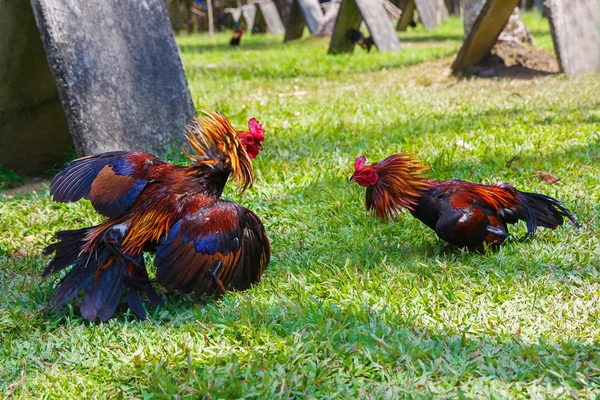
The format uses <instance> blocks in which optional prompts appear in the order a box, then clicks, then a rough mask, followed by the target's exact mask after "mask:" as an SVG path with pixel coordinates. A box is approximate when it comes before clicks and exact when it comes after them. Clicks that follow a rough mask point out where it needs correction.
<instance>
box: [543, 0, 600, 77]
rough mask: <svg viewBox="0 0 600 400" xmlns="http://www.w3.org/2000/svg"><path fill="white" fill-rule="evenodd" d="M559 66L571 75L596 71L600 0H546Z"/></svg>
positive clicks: (599, 61)
mask: <svg viewBox="0 0 600 400" xmlns="http://www.w3.org/2000/svg"><path fill="white" fill-rule="evenodd" d="M545 4H546V7H547V14H548V19H549V20H550V31H551V33H552V39H553V40H554V51H555V52H556V57H557V58H558V63H559V65H560V69H561V71H562V72H564V73H565V75H567V76H569V77H572V76H576V75H579V74H585V73H591V72H596V73H598V72H600V1H597V0H577V1H568V2H567V1H563V0H546V3H545Z"/></svg>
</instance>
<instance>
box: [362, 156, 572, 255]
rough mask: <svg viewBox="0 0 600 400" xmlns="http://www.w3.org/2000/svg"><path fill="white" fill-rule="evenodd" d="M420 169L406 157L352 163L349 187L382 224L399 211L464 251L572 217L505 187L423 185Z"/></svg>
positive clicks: (543, 199) (553, 203) (548, 200)
mask: <svg viewBox="0 0 600 400" xmlns="http://www.w3.org/2000/svg"><path fill="white" fill-rule="evenodd" d="M429 168H430V167H427V166H424V165H423V164H422V163H421V162H420V161H419V160H416V159H415V158H413V157H412V156H411V155H409V154H406V153H405V154H394V155H391V156H389V157H387V158H386V159H384V160H382V161H380V162H378V163H374V164H371V165H366V158H365V157H364V156H362V157H359V158H357V159H356V161H355V162H354V174H353V175H352V177H351V178H350V179H351V181H354V182H356V183H358V184H359V185H360V186H363V187H366V188H367V193H366V207H367V210H368V211H373V212H374V213H375V215H376V216H377V217H378V218H380V219H382V220H386V219H388V218H391V217H394V216H396V215H397V214H398V213H399V212H400V211H401V210H402V208H407V209H408V210H409V211H410V213H411V214H412V215H413V216H414V217H416V218H417V219H419V220H420V221H421V222H423V223H424V224H425V225H427V226H428V227H430V228H431V229H433V230H434V231H435V233H436V234H437V235H438V236H439V237H440V238H441V239H443V240H445V241H446V242H448V243H450V244H452V245H454V246H458V247H466V248H468V249H470V250H477V249H481V248H482V247H483V246H484V245H483V244H484V243H486V244H487V245H488V246H496V245H500V244H502V243H503V242H504V240H505V239H506V237H507V235H508V227H507V224H515V223H517V222H518V220H523V221H525V222H526V223H527V234H528V235H533V234H534V233H535V231H536V229H537V227H538V226H543V227H546V228H555V227H557V226H559V225H562V223H563V217H566V218H568V219H569V220H570V221H571V223H572V224H573V225H574V226H575V227H579V225H578V224H577V222H576V221H575V217H574V216H573V214H572V213H571V212H570V211H569V210H567V209H566V208H565V207H563V206H562V204H561V203H559V202H558V200H556V199H553V198H552V197H548V196H544V195H542V194H537V193H526V192H520V191H518V190H516V189H515V188H514V187H512V186H511V185H509V184H506V183H500V184H494V185H480V184H477V183H471V182H466V181H461V180H457V179H452V180H447V181H438V180H435V179H429V178H428V177H427V176H426V175H424V173H423V172H424V171H426V170H427V169H429Z"/></svg>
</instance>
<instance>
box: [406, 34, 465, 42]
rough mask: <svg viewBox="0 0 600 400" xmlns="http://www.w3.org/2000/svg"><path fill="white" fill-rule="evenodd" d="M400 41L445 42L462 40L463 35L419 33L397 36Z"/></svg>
mask: <svg viewBox="0 0 600 400" xmlns="http://www.w3.org/2000/svg"><path fill="white" fill-rule="evenodd" d="M398 38H399V39H400V43H421V42H446V41H449V40H451V41H462V40H463V35H441V34H440V35H436V34H431V35H422V36H421V35H419V36H403V35H402V34H400V36H399V37H398Z"/></svg>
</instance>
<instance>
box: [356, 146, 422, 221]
mask: <svg viewBox="0 0 600 400" xmlns="http://www.w3.org/2000/svg"><path fill="white" fill-rule="evenodd" d="M371 167H372V168H374V169H375V171H376V172H377V175H378V177H379V179H378V181H377V183H376V184H375V185H374V186H371V187H368V188H367V209H368V210H373V211H374V212H375V215H376V216H377V217H378V218H380V219H383V220H385V219H388V218H392V217H394V216H396V215H397V214H398V213H399V212H400V211H401V209H402V208H408V209H409V210H414V207H415V206H416V205H417V204H418V202H419V200H418V199H419V196H421V194H422V193H423V192H424V191H425V190H427V189H429V188H430V187H431V186H432V183H431V181H430V180H429V179H428V178H427V176H426V175H425V174H423V172H424V171H427V170H428V169H430V168H431V167H429V166H426V165H424V164H423V163H422V162H421V161H420V160H418V159H416V158H415V157H414V156H413V155H412V154H410V153H402V154H393V155H391V156H389V157H387V158H385V159H383V160H381V161H380V162H378V163H375V164H372V165H371Z"/></svg>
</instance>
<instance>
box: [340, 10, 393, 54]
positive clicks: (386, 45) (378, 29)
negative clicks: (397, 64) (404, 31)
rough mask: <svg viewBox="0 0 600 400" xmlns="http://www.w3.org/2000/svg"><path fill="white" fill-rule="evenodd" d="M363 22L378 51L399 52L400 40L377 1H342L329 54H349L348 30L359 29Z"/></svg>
mask: <svg viewBox="0 0 600 400" xmlns="http://www.w3.org/2000/svg"><path fill="white" fill-rule="evenodd" d="M362 20H364V21H365V23H366V25H367V28H368V29H369V32H370V33H371V37H372V38H373V41H374V42H375V46H377V49H378V50H379V51H397V50H400V40H398V36H396V32H395V31H394V27H393V26H392V23H391V21H390V19H389V17H388V15H387V12H386V11H385V9H384V8H383V5H382V4H381V2H379V0H342V3H341V5H340V11H339V13H338V16H337V20H336V22H335V28H334V30H333V35H332V36H331V42H330V44H329V53H330V54H337V53H351V52H353V51H354V43H352V42H351V41H350V40H349V39H348V38H347V32H348V31H349V30H350V29H359V28H360V24H361V21H362Z"/></svg>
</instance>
